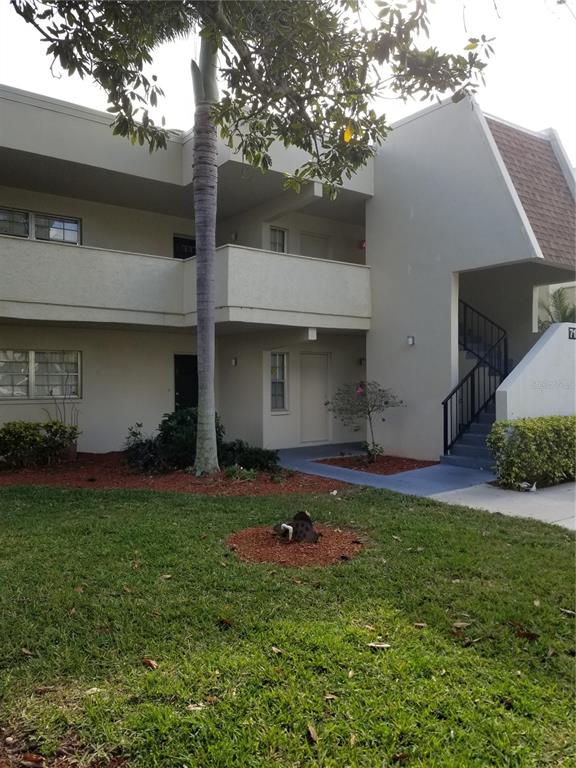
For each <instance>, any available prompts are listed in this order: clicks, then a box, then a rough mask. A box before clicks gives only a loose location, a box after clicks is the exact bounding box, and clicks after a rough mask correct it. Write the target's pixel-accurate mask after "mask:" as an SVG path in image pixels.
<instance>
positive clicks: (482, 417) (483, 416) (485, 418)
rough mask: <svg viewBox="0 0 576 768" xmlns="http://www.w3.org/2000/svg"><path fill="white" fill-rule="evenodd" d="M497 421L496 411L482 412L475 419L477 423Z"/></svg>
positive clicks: (490, 423)
mask: <svg viewBox="0 0 576 768" xmlns="http://www.w3.org/2000/svg"><path fill="white" fill-rule="evenodd" d="M495 421H496V414H495V413H480V414H479V415H478V416H476V419H475V423H476V424H489V425H492V424H493V423H494V422H495Z"/></svg>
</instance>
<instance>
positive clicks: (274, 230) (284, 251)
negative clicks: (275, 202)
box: [268, 226, 288, 253]
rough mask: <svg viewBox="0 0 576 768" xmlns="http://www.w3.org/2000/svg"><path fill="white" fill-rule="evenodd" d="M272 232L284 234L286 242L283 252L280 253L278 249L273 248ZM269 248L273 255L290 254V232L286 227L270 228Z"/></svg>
mask: <svg viewBox="0 0 576 768" xmlns="http://www.w3.org/2000/svg"><path fill="white" fill-rule="evenodd" d="M272 232H282V235H283V240H284V250H283V251H279V250H278V249H276V248H272ZM268 247H269V249H270V250H271V251H272V253H288V230H287V229H286V227H276V226H269V227H268Z"/></svg>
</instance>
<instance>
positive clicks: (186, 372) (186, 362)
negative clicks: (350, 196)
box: [174, 355, 198, 410]
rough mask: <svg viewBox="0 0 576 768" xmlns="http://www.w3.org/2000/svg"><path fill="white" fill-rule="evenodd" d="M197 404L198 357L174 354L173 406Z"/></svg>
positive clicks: (194, 405) (185, 406)
mask: <svg viewBox="0 0 576 768" xmlns="http://www.w3.org/2000/svg"><path fill="white" fill-rule="evenodd" d="M197 406H198V358H197V357H196V355H174V407H175V409H176V410H179V409H180V408H196V407H197Z"/></svg>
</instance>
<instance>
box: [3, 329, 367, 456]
mask: <svg viewBox="0 0 576 768" xmlns="http://www.w3.org/2000/svg"><path fill="white" fill-rule="evenodd" d="M303 334H304V332H303V330H298V329H278V330H275V331H274V330H268V331H254V332H245V331H242V332H237V333H233V334H231V333H226V334H222V335H220V334H219V335H218V337H217V343H216V350H217V366H216V393H217V409H218V412H219V414H220V416H221V418H222V421H223V423H224V426H225V428H226V435H227V438H228V439H234V438H237V437H240V438H242V439H244V440H247V441H249V442H250V443H252V444H254V445H263V444H265V445H267V446H268V447H274V448H280V447H288V446H297V445H299V444H300V397H301V391H300V380H299V368H298V364H299V355H300V353H301V352H305V351H308V352H310V351H312V352H318V353H326V354H328V355H329V356H330V388H331V391H334V390H335V389H336V388H337V387H338V386H339V385H340V384H343V383H345V382H346V381H356V380H358V379H361V378H363V375H364V373H363V370H364V369H363V368H362V366H360V365H358V361H359V359H360V358H363V357H364V355H365V347H364V337H363V335H362V334H356V335H352V334H322V333H320V334H319V339H318V341H317V342H304V341H302V339H303ZM0 347H2V348H4V349H36V350H42V349H45V350H51V349H53V350H56V349H68V350H74V351H80V352H81V353H82V396H81V398H80V400H78V401H75V404H76V406H77V408H78V412H79V425H80V428H81V430H82V435H81V437H80V440H79V447H80V449H81V450H83V451H96V452H102V451H111V450H119V449H121V447H122V444H123V442H124V439H125V438H126V435H127V431H128V427H129V426H130V425H131V424H135V423H136V422H143V424H144V429H145V430H146V431H148V432H152V431H153V430H154V429H155V428H156V427H157V425H158V423H159V421H160V419H161V417H162V415H163V414H164V413H166V412H169V411H172V410H173V409H174V360H173V356H174V355H175V354H193V353H194V352H195V349H196V343H195V336H194V333H193V331H182V332H174V331H172V332H168V331H166V332H164V331H159V330H129V331H128V330H116V329H102V328H72V327H67V326H42V327H40V326H24V325H0ZM272 349H273V350H276V351H286V352H288V354H289V391H290V409H289V412H288V413H285V414H282V415H281V416H277V415H272V414H271V411H270V407H269V404H270V390H269V375H268V372H269V352H270V350H272ZM267 355H268V359H267V357H266V356H267ZM233 357H235V358H236V359H237V361H238V365H237V366H235V367H234V366H232V358H233ZM45 409H47V410H48V411H49V412H50V413H51V414H52V415H53V416H54V415H55V414H54V407H53V404H52V402H51V401H50V400H34V401H19V402H18V401H8V400H0V423H2V422H5V421H13V420H19V419H22V420H25V421H34V420H40V421H43V420H45V419H46V418H47V415H46V412H45ZM330 439H331V440H333V441H334V442H345V441H348V440H358V439H363V435H362V434H359V433H354V432H351V431H350V430H346V429H345V428H343V427H342V426H341V425H340V424H339V423H338V422H335V421H334V423H333V424H332V426H331V433H330Z"/></svg>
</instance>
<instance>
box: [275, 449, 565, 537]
mask: <svg viewBox="0 0 576 768" xmlns="http://www.w3.org/2000/svg"><path fill="white" fill-rule="evenodd" d="M362 453H363V451H362V449H361V446H360V444H359V443H341V444H338V445H317V446H310V447H307V448H289V449H285V450H281V451H279V454H280V464H281V465H282V466H283V467H285V468H286V469H293V470H296V471H298V472H303V473H304V474H307V475H318V476H320V477H327V478H331V479H332V480H341V481H342V482H345V483H351V484H352V485H364V486H368V487H370V488H384V489H386V490H389V491H396V492H397V493H404V494H408V495H411V496H425V497H428V498H432V499H435V500H436V501H443V502H446V503H447V504H459V505H462V506H465V507H472V508H474V509H484V510H488V511H489V512H501V513H502V514H503V515H511V516H513V517H529V518H532V519H534V520H541V521H543V522H546V523H554V524H556V525H562V526H564V527H565V528H570V529H572V530H574V529H575V528H576V524H575V514H574V513H575V501H576V484H574V483H566V484H564V485H559V486H556V487H555V488H544V489H542V490H539V491H538V490H537V491H536V492H535V493H520V492H516V491H506V490H503V489H502V488H496V487H495V486H493V485H490V482H491V481H492V480H494V479H495V478H494V475H493V474H492V473H491V472H487V471H483V470H478V469H465V468H463V467H453V466H450V465H448V464H437V465H435V466H433V467H424V468H423V469H413V470H411V471H409V472H401V473H399V474H397V475H377V474H371V473H370V472H360V471H359V470H355V469H345V468H344V467H335V466H332V465H330V464H318V459H328V458H333V457H336V456H342V455H346V456H350V455H361V454H362Z"/></svg>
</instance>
